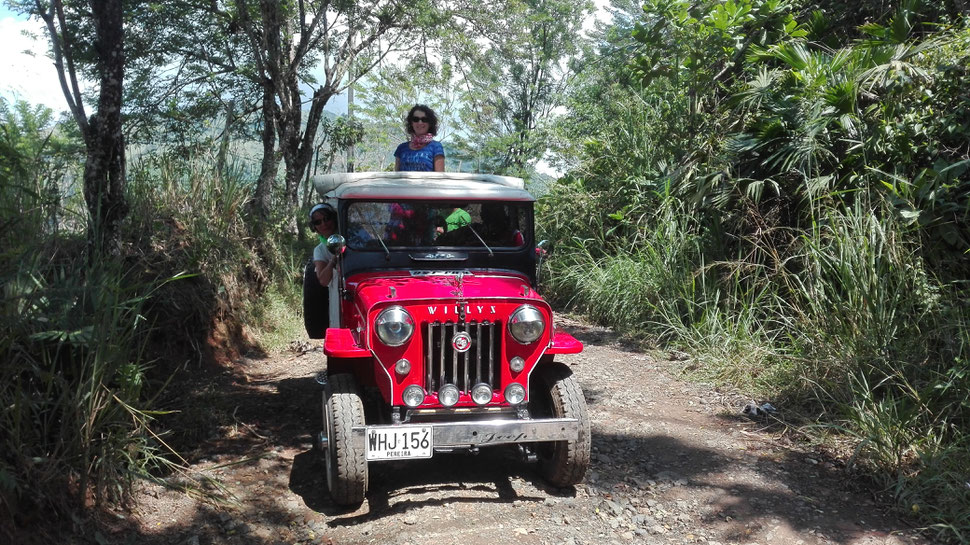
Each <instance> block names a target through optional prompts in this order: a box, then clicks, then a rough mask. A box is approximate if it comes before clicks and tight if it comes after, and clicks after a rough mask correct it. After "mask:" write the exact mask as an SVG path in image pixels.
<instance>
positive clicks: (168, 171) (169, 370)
mask: <svg viewBox="0 0 970 545" xmlns="http://www.w3.org/2000/svg"><path fill="white" fill-rule="evenodd" d="M210 165H211V162H209V161H206V160H205V158H204V157H197V158H187V159H183V158H177V157H174V156H166V155H165V154H160V155H156V156H153V157H150V158H145V159H143V160H141V161H139V162H137V163H135V164H132V165H129V169H128V172H129V185H128V195H127V196H128V200H129V205H130V210H131V212H130V214H129V216H128V218H127V219H126V221H125V222H124V224H123V226H122V230H123V248H122V255H121V256H119V257H118V258H117V259H114V258H112V259H103V260H91V259H89V258H88V256H87V255H86V254H85V251H86V250H85V247H86V244H85V240H86V237H85V235H84V233H83V231H82V229H79V227H81V226H83V225H84V223H85V222H84V215H83V214H84V212H83V210H84V207H83V203H81V202H80V195H81V191H80V190H79V188H78V187H76V186H74V185H73V183H72V179H71V178H70V177H68V178H65V179H63V180H59V183H60V185H61V193H62V194H63V195H65V196H66V197H65V198H64V199H62V200H61V201H60V202H59V203H55V204H54V205H51V204H50V203H48V202H47V201H45V200H43V199H44V198H45V194H44V193H43V192H40V191H36V190H35V189H33V188H32V186H31V184H28V183H26V182H23V180H20V179H19V178H18V179H15V180H7V179H4V180H3V181H4V183H3V184H2V187H3V189H2V190H0V210H2V212H3V214H2V217H3V218H4V223H3V227H4V229H3V230H2V231H0V248H2V252H0V286H2V288H0V289H2V290H3V300H2V304H0V361H2V362H3V364H2V366H0V407H3V410H2V411H0V522H2V524H0V536H6V535H16V533H15V532H16V530H13V531H11V530H10V529H9V528H7V527H6V525H7V524H9V523H11V522H12V523H13V524H14V525H15V526H16V525H18V524H28V525H29V524H30V522H31V521H34V523H36V522H37V521H38V520H42V519H44V518H50V517H53V518H57V517H60V518H61V520H65V521H71V520H77V519H73V518H72V516H71V515H72V514H74V513H77V512H78V511H84V510H87V509H90V508H92V507H98V506H106V505H117V504H119V503H124V502H125V501H126V500H127V499H128V498H129V495H130V492H131V490H132V484H133V482H134V480H135V479H137V478H139V477H150V478H155V477H158V476H162V475H165V474H167V473H168V472H171V471H179V466H180V464H181V463H182V462H183V461H182V460H181V458H180V457H179V455H178V454H177V452H175V449H174V447H175V444H174V443H172V441H171V440H172V438H173V436H172V435H167V434H165V433H163V432H162V431H161V430H162V429H163V426H164V424H165V423H166V422H169V420H167V419H168V418H170V417H169V416H166V413H165V411H160V410H159V407H160V406H161V405H160V403H161V400H160V398H159V395H160V394H163V393H164V390H163V389H164V386H165V384H166V381H167V380H168V379H170V378H172V377H173V375H174V374H177V373H179V372H181V371H183V370H184V369H185V367H186V365H187V364H188V363H189V362H195V363H196V364H197V365H201V364H200V363H198V362H200V361H201V360H202V359H203V358H204V357H205V356H211V355H212V354H213V353H217V352H219V351H221V350H222V349H224V348H226V347H225V346H223V345H218V346H217V345H216V344H215V343H216V341H215V340H214V339H213V335H212V330H213V328H214V327H215V324H227V323H228V324H234V326H235V330H244V329H245V328H246V326H247V325H248V326H250V327H252V328H254V329H255V330H256V331H255V334H254V335H253V336H254V337H256V338H261V339H264V340H266V339H272V338H273V337H272V336H271V334H270V333H268V331H270V330H272V329H274V327H268V326H267V327H260V326H261V324H268V323H270V322H274V324H273V325H274V326H276V325H277V323H282V325H281V326H277V327H275V329H280V330H282V331H284V332H283V333H280V334H279V335H278V336H279V337H282V336H286V335H290V334H292V333H293V331H294V326H293V324H299V323H300V320H299V316H300V314H299V311H298V310H297V309H298V303H297V301H296V296H295V295H294V294H295V293H297V292H298V289H299V288H298V286H299V282H298V280H297V278H298V273H297V272H296V271H298V270H302V261H301V260H300V259H299V257H298V256H299V255H301V254H302V253H303V252H302V251H301V250H300V249H299V247H298V245H295V244H294V246H293V247H290V246H289V245H288V244H287V241H286V240H285V239H284V237H276V236H272V237H271V239H270V240H268V241H264V242H266V243H265V244H261V245H260V249H261V250H262V254H260V253H259V252H258V251H257V248H256V246H257V245H256V241H255V240H254V239H253V236H252V235H251V233H252V229H251V226H250V225H249V223H248V220H247V217H246V213H245V203H246V201H247V199H248V197H249V194H250V192H251V185H250V182H248V181H247V177H246V175H245V173H243V172H240V171H230V173H229V174H228V175H223V176H219V175H215V174H213V173H212V172H211V170H212V169H211V166H210ZM0 174H2V175H4V176H19V174H17V173H16V172H12V171H3V172H0ZM73 180H77V178H73ZM8 181H10V182H11V183H7V182H8ZM47 182H48V181H46V180H41V182H39V183H44V184H47ZM51 206H56V207H57V214H58V215H59V216H61V217H63V216H64V215H68V216H70V217H74V218H75V219H76V221H73V222H69V223H65V222H61V223H60V224H59V225H52V224H51V222H50V221H49V216H50V215H51V212H50V208H51ZM284 215H285V212H281V213H280V217H279V218H278V221H277V223H278V224H279V225H283V223H284V221H283V218H284ZM7 218H9V220H8V219H7ZM281 231H282V229H273V228H272V226H270V228H269V229H266V232H268V233H271V234H272V233H279V232H281ZM267 290H269V291H270V292H271V293H272V294H274V295H273V296H272V297H270V298H269V300H270V303H265V304H264V302H263V299H261V296H262V295H263V294H264V293H266V292H267ZM230 329H231V328H230ZM260 333H263V334H262V335H260ZM236 340H237V339H221V340H220V341H221V342H225V343H232V342H234V341H236ZM247 340H250V341H251V340H252V339H247ZM275 342H276V343H277V344H283V341H279V340H277V341H275ZM176 380H178V378H177V377H176ZM166 395H167V394H166ZM166 399H167V400H166V402H165V404H164V405H165V406H164V408H165V409H173V410H178V409H181V407H178V406H176V405H173V404H172V398H171V396H168V397H167V398H166ZM189 483H190V486H192V484H191V479H189ZM195 484H196V485H198V484H199V483H195ZM82 518H83V517H82ZM11 532H14V533H11Z"/></svg>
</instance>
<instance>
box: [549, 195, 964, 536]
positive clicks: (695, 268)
mask: <svg viewBox="0 0 970 545" xmlns="http://www.w3.org/2000/svg"><path fill="white" fill-rule="evenodd" d="M575 192H582V190H581V189H578V188H577V187H576V186H565V187H559V188H557V189H556V190H555V191H554V192H553V194H551V195H550V196H549V197H547V198H546V199H545V201H544V202H543V203H542V205H541V206H540V207H539V210H540V216H539V217H540V221H541V224H542V229H543V230H544V231H545V232H544V236H546V237H549V238H550V239H552V240H556V241H557V244H556V246H555V252H554V253H553V254H552V256H551V259H550V260H549V261H548V262H547V263H548V267H549V270H547V271H546V272H545V282H546V283H547V285H550V287H551V288H552V289H549V290H547V292H552V293H555V294H557V295H556V297H557V298H558V299H559V300H560V303H563V304H566V305H569V306H571V307H572V308H574V309H577V310H579V311H582V312H584V313H586V314H587V315H588V316H590V317H592V318H594V319H595V320H597V321H600V322H603V323H607V324H612V325H614V326H616V327H617V328H619V329H621V330H623V331H627V332H630V333H635V334H638V335H640V336H643V337H647V338H649V339H652V340H654V341H656V342H659V343H664V344H665V345H668V346H674V347H678V348H681V349H685V350H687V351H688V352H689V353H691V355H692V359H691V361H690V362H689V366H690V368H691V370H693V372H695V373H700V374H702V375H704V376H706V377H708V378H711V377H713V378H715V379H717V380H720V381H727V382H731V383H734V384H737V385H739V386H741V387H742V388H744V389H745V390H746V391H748V392H750V393H751V394H752V395H760V396H764V397H771V398H772V399H773V400H775V401H779V402H780V404H783V405H796V406H800V407H804V408H806V409H808V410H809V412H810V413H811V414H821V415H823V419H822V421H821V424H823V426H829V427H830V428H831V429H840V430H843V431H844V432H846V433H848V434H850V436H852V437H854V438H855V439H856V443H857V451H856V453H855V456H854V458H853V461H854V462H855V463H856V464H857V465H858V466H860V467H866V468H868V470H869V473H870V474H871V475H873V476H874V477H876V478H877V480H879V481H881V482H882V483H883V484H884V485H885V487H886V488H887V490H890V491H891V492H892V493H893V494H894V495H895V497H896V498H897V500H898V501H899V503H900V505H901V506H903V507H904V508H905V509H906V511H907V512H908V513H911V514H915V515H916V516H917V517H919V518H920V519H921V520H923V521H924V522H925V523H926V525H927V526H928V527H930V528H932V529H933V530H935V531H937V532H938V533H939V534H940V535H941V536H943V537H945V538H950V539H954V540H958V541H963V542H966V540H967V539H968V538H970V534H968V531H970V512H968V511H967V509H966V506H967V505H970V484H968V483H970V470H968V469H967V468H970V455H968V451H967V446H968V444H970V366H968V362H970V312H968V310H967V309H968V308H970V306H968V303H970V301H968V298H967V296H966V292H965V290H964V289H963V288H964V287H963V286H962V285H961V284H959V283H955V284H948V283H946V282H944V281H942V280H940V279H938V278H936V277H934V276H933V275H932V274H931V273H930V272H929V270H928V267H927V266H926V264H925V263H924V261H923V258H922V257H921V254H920V252H919V245H918V242H917V241H916V240H915V239H914V237H913V236H912V235H911V234H910V233H909V232H908V231H907V227H906V226H905V225H902V224H901V223H899V222H898V221H896V220H895V219H894V218H895V216H894V215H893V214H891V213H890V210H889V208H888V207H887V206H884V205H882V204H881V203H880V202H879V201H878V200H876V201H872V202H869V201H866V200H865V199H862V198H859V199H857V201H856V205H855V208H854V209H852V210H849V211H843V212H839V211H836V210H835V209H832V210H830V211H827V212H826V213H825V214H824V215H820V216H819V218H818V220H817V221H816V223H815V224H813V225H812V226H811V227H810V228H809V229H806V230H803V231H801V232H795V233H789V234H788V236H786V237H785V241H786V242H785V244H778V243H777V238H775V239H771V238H770V237H761V238H756V237H751V238H750V239H747V240H741V241H737V240H735V241H731V242H730V243H726V242H725V238H724V237H723V235H721V234H719V233H717V232H716V231H715V230H713V229H710V228H708V229H704V228H702V227H701V226H700V225H699V224H698V223H697V222H696V221H695V220H692V219H690V218H692V217H694V215H693V214H689V213H687V211H686V210H684V209H683V205H681V204H677V203H676V201H675V200H674V199H672V198H670V199H665V198H661V199H658V200H657V201H654V204H651V205H644V206H642V207H639V208H638V209H639V210H641V212H642V213H641V214H639V215H638V216H637V220H636V222H635V223H633V224H632V225H631V224H627V225H626V226H625V227H623V229H627V230H629V229H631V228H632V227H633V226H635V227H636V228H637V229H638V230H639V233H638V234H637V235H636V236H635V237H632V236H629V237H619V238H615V239H613V240H611V241H608V240H606V239H599V240H598V239H586V240H584V239H582V238H580V237H578V236H576V234H577V233H589V232H595V231H590V230H589V229H588V228H583V227H582V226H580V225H578V224H577V223H576V222H577V221H582V222H584V223H586V224H587V225H588V224H589V223H590V219H589V218H590V217H592V218H593V219H592V223H596V222H601V223H602V226H601V227H600V228H602V229H603V232H607V231H608V230H609V229H611V228H615V227H613V226H610V224H609V223H610V221H609V219H605V216H606V215H605V214H604V213H603V212H602V210H604V209H606V210H608V208H607V207H608V206H610V203H611V202H613V200H612V199H613V198H614V197H613V196H611V195H609V194H608V193H607V192H604V193H598V194H597V193H586V195H585V197H584V196H581V195H576V194H575ZM867 202H869V204H866V203H867ZM596 210H600V211H601V212H599V213H597V212H596ZM597 217H598V218H600V219H597ZM577 218H581V220H580V219H577ZM595 228H596V226H594V229H595ZM615 230H617V231H619V230H620V229H615ZM610 245H612V248H610V247H609V246H610ZM726 248H733V251H734V252H735V255H734V256H733V258H730V259H729V258H727V257H726V256H725V254H724V251H725V249H726ZM711 256H716V257H711Z"/></svg>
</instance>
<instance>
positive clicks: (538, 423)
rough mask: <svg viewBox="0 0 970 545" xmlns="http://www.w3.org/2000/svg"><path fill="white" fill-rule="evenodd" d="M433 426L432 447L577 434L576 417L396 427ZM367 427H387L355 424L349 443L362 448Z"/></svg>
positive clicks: (324, 438) (322, 444) (553, 438)
mask: <svg viewBox="0 0 970 545" xmlns="http://www.w3.org/2000/svg"><path fill="white" fill-rule="evenodd" d="M428 427H430V428H431V429H432V435H433V437H434V440H433V443H434V450H436V451H437V450H453V449H461V448H477V447H488V446H493V445H508V444H517V443H536V442H542V441H571V440H576V439H577V438H578V437H579V431H580V424H579V420H577V419H575V418H541V419H534V420H476V421H472V422H423V423H421V424H399V425H395V426H393V428H394V430H395V431H400V432H407V431H409V430H412V429H413V430H417V429H422V428H428ZM368 428H381V429H387V426H355V427H353V428H352V435H351V441H352V447H353V448H358V449H361V450H363V449H365V448H366V446H367V445H366V443H367V440H366V438H367V430H368ZM327 445H328V438H327V436H326V433H325V432H321V433H320V437H319V446H320V447H321V448H324V449H325V448H326V447H327Z"/></svg>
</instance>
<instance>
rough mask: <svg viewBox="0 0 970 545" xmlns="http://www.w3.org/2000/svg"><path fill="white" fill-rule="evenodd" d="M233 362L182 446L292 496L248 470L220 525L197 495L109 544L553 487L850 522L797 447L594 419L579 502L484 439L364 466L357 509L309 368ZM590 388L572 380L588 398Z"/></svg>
mask: <svg viewBox="0 0 970 545" xmlns="http://www.w3.org/2000/svg"><path fill="white" fill-rule="evenodd" d="M591 340H592V339H591ZM241 369H242V370H241V371H237V372H235V373H233V374H231V375H227V376H226V377H224V380H223V382H222V383H221V384H218V385H217V387H216V388H212V387H207V388H205V389H200V390H199V391H195V392H192V391H186V392H184V395H186V396H189V397H190V398H192V399H191V401H190V402H191V403H202V402H204V403H206V405H205V406H206V407H207V408H208V410H209V411H211V413H212V414H211V418H212V419H214V421H216V422H218V423H219V426H218V429H219V430H221V433H219V434H216V435H214V436H213V437H210V438H208V439H206V440H204V441H201V442H200V443H199V445H198V447H197V448H196V449H194V450H193V451H192V452H191V453H190V455H191V460H192V461H193V462H195V463H197V464H198V465H199V466H210V467H211V466H212V465H214V464H218V463H228V462H234V463H237V464H239V465H238V466H237V467H239V468H242V470H245V471H250V470H251V471H252V472H253V474H255V475H265V479H266V481H271V480H273V479H276V480H277V481H282V484H284V485H285V487H288V488H289V489H290V490H291V491H292V492H293V493H295V494H296V495H297V496H299V498H300V501H299V502H298V504H296V505H283V504H281V502H280V499H279V498H276V497H272V494H271V492H272V491H273V488H272V487H269V486H267V487H263V486H260V483H259V480H258V479H257V480H256V481H255V484H252V485H251V487H250V488H248V489H241V490H237V491H236V494H237V498H236V499H237V503H236V504H235V506H234V507H233V508H232V509H231V510H229V511H230V512H231V513H232V514H231V515H229V518H230V519H231V520H229V521H228V522H227V521H226V518H227V515H226V513H227V510H226V509H224V508H222V507H219V506H213V505H210V504H205V503H198V504H197V508H196V512H195V513H194V514H193V515H192V517H191V521H189V522H188V523H187V524H182V525H180V526H178V527H173V528H170V529H163V530H159V531H158V532H153V533H150V534H142V533H132V530H131V529H130V528H127V529H125V528H122V529H119V530H117V532H116V534H115V535H116V537H118V538H119V539H118V541H119V542H125V541H124V540H127V541H128V542H136V543H150V544H155V543H159V544H160V543H183V542H185V540H186V539H189V540H190V541H191V539H192V537H193V536H200V535H201V536H203V539H202V540H201V541H200V542H201V543H207V542H212V543H215V542H220V543H221V541H215V538H214V537H213V538H211V539H209V540H208V541H207V539H205V536H215V535H217V534H218V535H225V534H226V533H228V532H231V533H232V535H233V536H235V537H234V541H233V543H244V544H253V545H263V544H267V545H268V544H271V543H277V542H279V541H280V540H281V537H282V538H286V535H283V534H279V535H267V534H266V532H262V533H260V532H257V531H254V529H253V528H250V527H248V523H247V522H245V521H247V520H260V521H264V524H265V523H267V522H270V523H272V522H275V523H277V524H279V525H280V527H281V528H286V527H287V525H288V524H291V525H292V523H293V521H294V520H296V521H299V522H300V523H301V524H303V523H308V521H316V522H319V524H320V525H323V527H324V528H338V527H354V526H358V525H361V524H364V523H367V522H371V521H376V520H380V519H382V518H385V517H389V516H395V515H402V514H405V515H406V514H407V513H408V512H410V511H414V510H418V509H419V508H421V507H425V506H429V505H444V504H461V503H468V504H485V503H512V502H533V503H542V502H544V501H545V500H546V499H547V498H548V497H550V496H562V497H568V498H575V500H574V501H588V502H590V503H591V505H590V508H591V509H595V508H596V507H597V506H598V504H599V503H600V502H603V501H604V499H603V498H604V497H612V498H616V497H623V496H637V495H638V494H639V495H641V496H642V495H643V494H645V493H647V492H648V491H649V492H652V493H664V494H666V495H667V496H668V497H671V498H677V497H683V498H684V499H688V498H699V501H701V502H702V503H703V505H704V506H705V509H706V514H705V515H704V517H705V519H704V520H705V522H709V523H712V524H713V523H721V522H723V521H731V522H732V524H730V525H729V527H728V528H726V529H724V530H723V534H724V535H721V538H723V540H729V541H731V540H734V541H738V540H743V539H744V538H745V536H744V529H745V528H750V527H751V525H753V524H756V522H755V521H756V520H764V517H766V516H767V517H769V518H772V519H777V520H779V521H782V522H783V523H784V524H786V525H788V526H789V527H791V528H793V529H795V530H807V531H812V532H817V533H818V534H820V535H825V536H827V538H828V539H830V540H832V541H834V542H836V543H846V542H848V540H849V539H850V538H851V537H852V536H853V535H854V534H853V533H854V532H855V531H856V530H858V528H857V527H856V522H857V521H856V520H853V519H852V515H851V514H850V515H845V516H840V515H839V514H838V508H839V506H841V505H843V504H844V503H845V502H847V501H848V502H851V501H857V499H852V498H858V496H852V497H851V498H849V499H846V496H845V495H844V492H845V490H846V487H847V484H846V482H847V480H846V475H845V474H844V473H843V472H842V471H840V470H838V469H837V468H834V467H829V465H827V464H825V463H824V462H825V461H824V460H820V461H819V462H821V463H816V464H806V462H805V461H804V460H803V459H802V458H803V455H801V454H799V453H796V452H794V451H791V450H785V449H776V450H774V451H772V453H771V454H770V455H762V453H759V452H757V451H756V450H755V451H752V450H750V449H749V450H740V449H739V448H737V447H738V445H733V446H731V447H729V448H721V447H707V446H704V445H698V444H691V443H687V442H684V441H683V440H681V439H679V438H677V437H674V436H672V435H668V434H664V433H656V432H651V433H649V434H645V433H644V434H641V433H638V432H637V431H636V430H634V431H632V432H630V433H626V434H610V433H603V432H602V430H600V431H597V429H596V423H595V422H594V429H593V449H594V455H593V461H592V466H591V469H590V472H589V473H588V474H587V477H586V481H585V482H584V485H583V487H584V488H585V490H586V491H588V492H589V495H590V497H589V498H588V499H587V498H586V495H585V493H584V494H577V491H576V490H575V489H572V488H570V489H565V490H559V489H554V488H550V487H548V486H546V485H545V484H543V482H542V481H541V479H540V478H539V476H538V474H537V473H536V472H535V468H534V466H532V465H530V464H528V463H526V462H524V461H522V460H521V459H520V458H519V456H518V452H517V449H515V448H512V447H496V448H492V449H484V450H483V451H482V452H481V453H480V454H478V455H471V454H459V453H455V454H442V455H436V456H435V457H434V458H432V459H429V460H416V461H410V462H402V461H394V462H383V463H372V464H371V465H370V490H369V491H368V493H367V502H366V504H365V505H366V506H365V508H363V509H360V510H355V511H347V510H345V509H342V508H340V507H339V506H336V505H335V504H333V502H331V501H330V498H329V495H328V492H327V487H326V475H325V465H324V461H323V457H322V455H321V454H320V453H318V452H317V451H316V450H314V449H313V448H312V437H313V436H314V435H315V434H316V432H317V430H318V429H319V427H320V425H321V424H320V420H321V415H320V412H321V411H320V403H321V391H322V389H321V387H320V385H318V384H317V383H316V382H315V381H314V379H313V377H312V376H306V377H300V378H284V379H282V380H274V379H272V378H259V377H251V376H247V375H246V374H245V373H244V371H245V368H244V367H243V368H241ZM210 386H211V385H210ZM590 386H592V385H587V384H584V388H587V389H588V390H590V392H589V393H591V394H593V395H594V396H595V395H596V390H595V389H592V388H590ZM698 418H708V419H709V420H710V422H708V424H707V425H713V426H717V425H718V424H719V421H718V420H717V419H716V418H713V417H700V416H699V417H698ZM646 420H648V418H647V417H644V421H646ZM722 424H723V425H728V423H722ZM283 450H288V451H296V452H297V454H296V455H295V456H294V458H293V459H292V463H290V461H289V459H286V458H284V457H282V456H280V455H279V454H278V453H279V452H281V451H283ZM740 470H744V471H747V472H750V473H753V474H754V477H753V478H751V477H749V478H746V479H745V480H744V482H742V481H740V480H738V481H733V482H732V479H731V475H732V472H734V471H740ZM521 480H524V481H526V482H528V483H530V484H532V485H533V486H532V487H524V488H525V489H527V490H528V491H529V492H522V491H519V490H516V487H515V486H514V484H515V483H516V482H517V481H521ZM519 488H523V487H521V486H520V487H519ZM277 490H278V488H277ZM537 491H538V492H541V493H539V494H537V493H536V492H537ZM267 493H270V494H269V495H268V494H267ZM846 512H847V513H852V512H853V511H852V510H851V509H847V510H846ZM240 521H242V522H240ZM237 523H238V524H237ZM283 540H285V539H283Z"/></svg>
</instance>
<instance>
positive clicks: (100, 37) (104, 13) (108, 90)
mask: <svg viewBox="0 0 970 545" xmlns="http://www.w3.org/2000/svg"><path fill="white" fill-rule="evenodd" d="M91 12H92V16H93V19H94V25H95V49H96V51H97V53H98V75H99V78H100V84H101V89H100V94H99V96H98V111H97V113H96V114H94V115H92V116H91V119H89V120H88V127H87V131H86V133H85V135H84V140H85V147H86V150H87V158H86V160H85V162H84V200H85V202H86V203H87V206H88V212H89V213H90V214H91V224H90V226H89V228H88V243H89V245H90V246H91V249H92V252H91V257H92V259H96V256H98V255H105V254H108V255H118V253H119V252H120V249H121V221H122V220H123V219H124V218H125V216H126V215H127V214H128V204H127V202H126V201H125V140H124V135H123V134H122V132H121V100H122V89H123V81H124V75H125V51H124V38H125V35H124V24H123V21H124V18H123V11H122V1H121V0H103V1H95V2H91Z"/></svg>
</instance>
